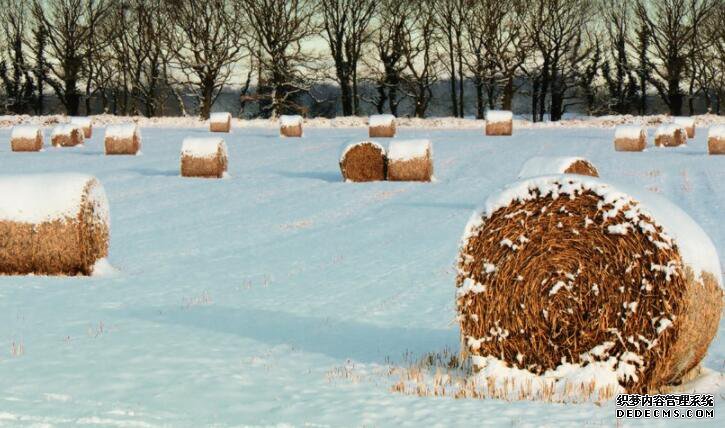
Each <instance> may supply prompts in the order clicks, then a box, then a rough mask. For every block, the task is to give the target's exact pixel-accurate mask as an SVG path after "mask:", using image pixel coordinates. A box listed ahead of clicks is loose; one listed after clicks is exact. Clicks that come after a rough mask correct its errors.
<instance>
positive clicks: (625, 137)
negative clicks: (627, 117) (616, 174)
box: [614, 125, 647, 152]
mask: <svg viewBox="0 0 725 428" xmlns="http://www.w3.org/2000/svg"><path fill="white" fill-rule="evenodd" d="M645 148H647V130H646V129H645V128H644V127H643V126H641V125H622V126H618V127H617V129H616V130H615V131H614V150H616V151H618V152H641V151H642V150H644V149H645Z"/></svg>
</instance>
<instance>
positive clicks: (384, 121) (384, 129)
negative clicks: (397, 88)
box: [368, 114, 395, 138]
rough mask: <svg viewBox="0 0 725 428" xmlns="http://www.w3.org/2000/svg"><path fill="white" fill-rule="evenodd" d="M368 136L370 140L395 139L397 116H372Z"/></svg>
mask: <svg viewBox="0 0 725 428" xmlns="http://www.w3.org/2000/svg"><path fill="white" fill-rule="evenodd" d="M368 135H369V137H370V138H392V137H395V116H393V115H392V114H374V115H372V116H370V119H369V124H368Z"/></svg>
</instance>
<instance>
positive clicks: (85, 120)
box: [70, 116, 93, 138]
mask: <svg viewBox="0 0 725 428" xmlns="http://www.w3.org/2000/svg"><path fill="white" fill-rule="evenodd" d="M70 123H71V124H72V125H78V126H79V127H80V128H81V129H82V130H83V137H84V138H91V137H92V136H93V120H91V118H90V117H85V116H83V117H79V116H76V117H71V118H70Z"/></svg>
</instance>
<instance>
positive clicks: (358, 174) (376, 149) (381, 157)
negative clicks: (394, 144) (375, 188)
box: [340, 141, 387, 181]
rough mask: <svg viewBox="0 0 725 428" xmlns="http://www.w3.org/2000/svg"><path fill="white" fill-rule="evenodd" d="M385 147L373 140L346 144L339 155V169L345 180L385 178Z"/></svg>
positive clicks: (378, 179)
mask: <svg viewBox="0 0 725 428" xmlns="http://www.w3.org/2000/svg"><path fill="white" fill-rule="evenodd" d="M386 163H387V156H386V155H385V149H384V148H383V146H381V145H380V144H378V143H375V142H373V141H361V142H359V143H353V144H350V145H348V146H347V147H346V148H345V150H343V152H342V155H341V156H340V171H341V172H342V178H343V179H344V180H345V181H381V180H385V169H386Z"/></svg>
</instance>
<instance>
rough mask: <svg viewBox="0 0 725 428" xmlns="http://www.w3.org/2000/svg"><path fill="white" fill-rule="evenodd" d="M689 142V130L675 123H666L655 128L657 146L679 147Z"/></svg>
mask: <svg viewBox="0 0 725 428" xmlns="http://www.w3.org/2000/svg"><path fill="white" fill-rule="evenodd" d="M684 144H687V130H685V128H683V127H682V126H681V125H677V124H675V123H665V124H662V125H660V126H658V127H657V129H656V130H655V146H657V147H677V146H682V145H684Z"/></svg>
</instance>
